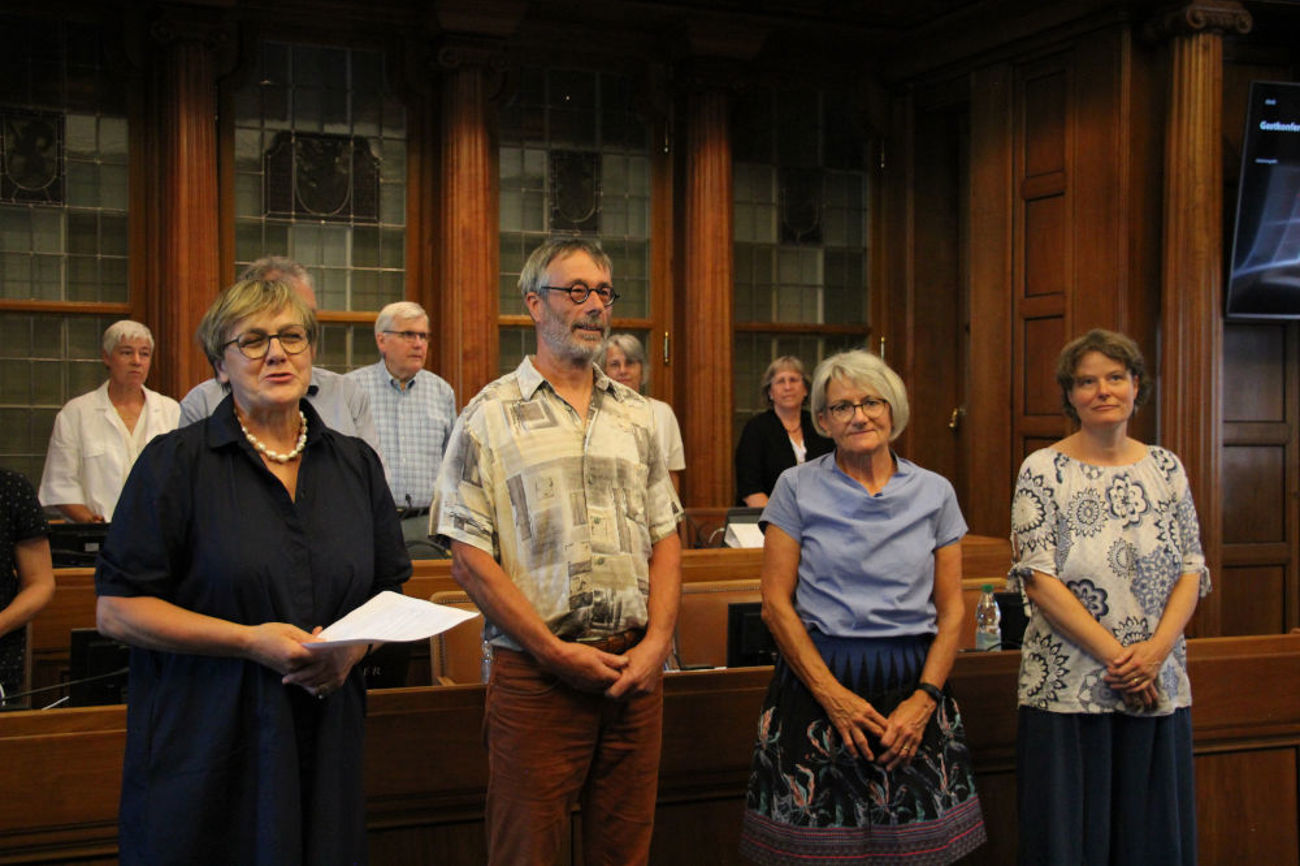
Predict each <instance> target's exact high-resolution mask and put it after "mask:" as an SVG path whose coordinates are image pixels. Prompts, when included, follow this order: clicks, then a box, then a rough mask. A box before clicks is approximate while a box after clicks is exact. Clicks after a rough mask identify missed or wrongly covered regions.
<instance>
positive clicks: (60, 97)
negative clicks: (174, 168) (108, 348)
mask: <svg viewBox="0 0 1300 866" xmlns="http://www.w3.org/2000/svg"><path fill="white" fill-rule="evenodd" d="M104 46H105V35H104V33H103V32H102V31H101V28H99V27H98V26H96V25H95V24H93V23H82V22H73V21H64V20H52V19H46V20H36V19H31V18H11V17H8V16H6V15H0V56H3V57H4V75H0V106H2V107H0V115H3V118H0V150H2V151H3V154H4V158H3V159H0V298H4V299H6V300H9V301H18V302H23V301H37V302H56V303H66V302H77V301H90V302H111V303H125V302H126V301H128V300H129V293H128V289H127V228H126V226H127V212H126V211H127V201H128V188H127V171H126V166H127V163H128V161H129V141H130V136H129V134H128V124H127V119H126V105H125V101H126V96H125V94H126V92H127V88H126V87H124V86H123V84H122V81H121V79H120V77H119V76H118V75H117V74H116V73H117V70H116V69H114V68H113V67H112V66H111V65H110V64H109V63H108V62H107V60H106V57H105V54H104ZM116 318H118V317H117V316H114V317H111V318H103V317H95V316H72V315H64V314H61V313H58V312H45V311H41V312H23V311H21V310H17V311H15V310H9V311H5V312H4V313H0V342H2V343H3V348H2V349H0V463H2V464H3V465H5V466H6V467H7V468H11V469H15V470H17V471H19V472H22V473H23V474H25V475H26V476H27V477H28V478H29V479H30V480H31V481H32V482H33V484H36V483H38V482H39V480H40V474H41V470H42V468H43V466H44V463H45V451H46V447H47V445H48V443H49V436H50V429H51V426H52V424H53V420H54V415H55V414H56V413H57V411H58V410H59V409H60V408H61V407H62V406H63V404H64V403H66V402H67V401H68V400H69V399H70V398H72V397H75V396H77V395H78V394H82V393H84V392H86V391H88V390H91V389H92V388H94V387H97V386H98V385H99V383H100V382H101V381H103V376H104V367H103V364H102V362H101V361H100V359H99V335H100V334H102V333H103V330H104V328H106V327H107V326H108V325H109V324H111V323H112V321H113V320H115V319H116ZM83 334H92V335H93V339H87V338H83V336H82V335H83ZM87 345H89V348H87Z"/></svg>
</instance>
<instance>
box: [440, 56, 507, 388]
mask: <svg viewBox="0 0 1300 866" xmlns="http://www.w3.org/2000/svg"><path fill="white" fill-rule="evenodd" d="M444 39H445V41H444V42H443V43H442V44H441V45H440V47H439V48H438V51H437V58H438V64H439V66H440V67H441V68H442V72H443V77H442V102H441V105H442V138H441V148H440V149H441V163H442V166H441V193H442V194H441V197H440V212H439V220H438V228H439V243H438V247H439V261H440V262H441V270H440V272H439V273H440V280H439V283H440V287H439V292H438V312H437V316H438V318H439V321H440V331H441V332H442V335H443V338H442V339H441V340H440V345H439V347H438V356H439V367H440V368H441V371H442V373H441V375H442V377H443V378H444V379H446V380H447V382H448V383H449V384H450V385H451V387H452V389H453V390H454V391H455V392H456V396H457V400H458V401H459V403H460V405H462V406H463V405H464V404H465V403H467V402H469V400H470V399H472V398H473V396H474V395H475V394H477V393H478V392H479V391H480V390H482V388H483V386H484V385H486V384H487V383H488V382H491V381H492V380H493V379H495V378H497V374H498V370H497V357H498V352H499V336H498V331H497V315H498V312H499V310H498V306H499V304H498V301H497V285H498V272H499V258H500V251H499V247H498V222H497V152H496V146H495V143H494V140H493V135H492V132H491V129H490V125H491V120H490V119H489V99H490V97H491V95H492V93H493V91H494V90H495V85H496V84H497V72H498V71H499V65H500V63H501V58H500V55H499V53H498V46H497V45H496V44H495V43H492V42H488V41H486V40H482V39H476V38H469V37H464V38H462V37H450V36H449V37H445V38H444Z"/></svg>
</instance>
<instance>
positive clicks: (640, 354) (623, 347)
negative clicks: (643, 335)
mask: <svg viewBox="0 0 1300 866" xmlns="http://www.w3.org/2000/svg"><path fill="white" fill-rule="evenodd" d="M610 346H614V347H616V348H617V349H618V350H619V351H620V352H622V353H623V354H624V355H625V356H627V359H628V360H629V361H631V362H633V363H635V364H640V365H641V384H642V385H644V384H645V383H646V379H648V378H649V370H648V367H649V365H648V364H647V363H646V362H645V347H644V346H642V345H641V341H640V340H638V339H637V338H636V337H634V336H632V335H631V334H610V335H609V338H608V339H606V340H605V348H604V349H603V350H602V351H601V353H600V356H601V359H602V360H604V357H605V355H606V354H607V353H608V352H609V347H610Z"/></svg>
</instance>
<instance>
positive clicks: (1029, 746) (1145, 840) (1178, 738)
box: [1016, 707, 1196, 866]
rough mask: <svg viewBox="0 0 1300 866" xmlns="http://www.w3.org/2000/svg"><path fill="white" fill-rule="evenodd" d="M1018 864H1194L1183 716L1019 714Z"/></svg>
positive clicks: (1187, 725)
mask: <svg viewBox="0 0 1300 866" xmlns="http://www.w3.org/2000/svg"><path fill="white" fill-rule="evenodd" d="M1016 779H1017V789H1018V797H1019V800H1020V862H1021V863H1022V864H1026V866H1037V864H1051V866H1071V864H1080V866H1083V864H1086V866H1107V864H1109V866H1127V864H1132V866H1151V864H1180V866H1195V864H1196V786H1195V780H1194V776H1193V766H1192V717H1191V712H1190V711H1189V710H1187V709H1186V708H1184V709H1181V710H1175V711H1174V713H1173V714H1172V715H1168V716H1148V717H1136V716H1128V715H1125V714H1123V713H1049V712H1044V711H1042V710H1035V709H1031V708H1029V707H1021V708H1020V722H1019V732H1018V733H1017V737H1016Z"/></svg>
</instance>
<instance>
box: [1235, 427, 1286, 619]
mask: <svg viewBox="0 0 1300 866" xmlns="http://www.w3.org/2000/svg"><path fill="white" fill-rule="evenodd" d="M1285 467H1286V447H1285V443H1279V444H1276V445H1225V446H1224V448H1223V488H1222V490H1223V501H1224V502H1225V503H1229V502H1230V503H1232V509H1233V511H1232V520H1231V521H1230V522H1228V525H1227V526H1225V527H1224V530H1223V541H1224V543H1225V544H1251V543H1256V542H1274V543H1278V542H1285V541H1286V536H1287V531H1286V524H1285V517H1286V512H1287V499H1288V498H1289V497H1288V496H1287V491H1286V471H1285ZM1277 601H1278V602H1281V599H1277Z"/></svg>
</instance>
